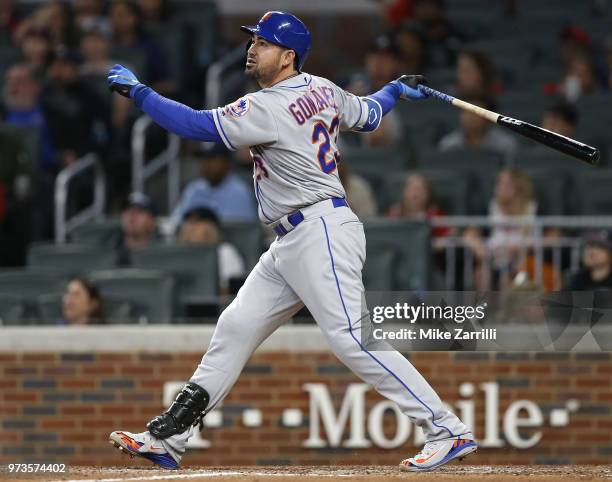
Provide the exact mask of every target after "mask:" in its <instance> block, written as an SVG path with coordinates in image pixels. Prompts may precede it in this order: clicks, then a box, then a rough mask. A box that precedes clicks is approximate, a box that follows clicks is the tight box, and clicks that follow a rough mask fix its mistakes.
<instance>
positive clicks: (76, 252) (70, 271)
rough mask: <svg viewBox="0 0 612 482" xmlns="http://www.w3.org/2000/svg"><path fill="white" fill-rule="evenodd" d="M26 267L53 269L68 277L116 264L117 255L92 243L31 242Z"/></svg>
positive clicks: (111, 266) (112, 266)
mask: <svg viewBox="0 0 612 482" xmlns="http://www.w3.org/2000/svg"><path fill="white" fill-rule="evenodd" d="M27 256H28V258H27V263H28V268H29V269H31V270H37V269H53V270H54V271H57V272H61V273H63V274H65V275H66V276H68V277H72V276H76V275H79V274H83V273H87V272H88V271H93V270H98V269H110V268H114V267H115V266H116V264H117V263H116V260H117V255H116V253H115V252H114V251H112V250H109V249H108V248H106V249H104V248H101V247H99V246H96V245H93V244H76V243H70V244H55V243H46V242H41V243H33V244H31V245H30V246H29V248H28V255H27Z"/></svg>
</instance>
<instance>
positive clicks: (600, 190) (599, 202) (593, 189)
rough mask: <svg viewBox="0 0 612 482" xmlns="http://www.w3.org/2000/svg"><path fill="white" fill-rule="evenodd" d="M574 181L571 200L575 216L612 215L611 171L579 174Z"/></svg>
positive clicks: (602, 170)
mask: <svg viewBox="0 0 612 482" xmlns="http://www.w3.org/2000/svg"><path fill="white" fill-rule="evenodd" d="M575 181H576V182H575V184H574V195H573V198H572V199H573V200H574V202H575V203H576V204H575V206H576V214H582V215H590V216H599V215H602V216H609V215H610V213H612V196H611V195H610V186H612V169H605V170H604V169H598V170H595V169H593V170H591V171H585V172H581V173H580V174H579V175H578V177H577V178H576V179H575Z"/></svg>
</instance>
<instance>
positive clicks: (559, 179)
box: [526, 168, 568, 216]
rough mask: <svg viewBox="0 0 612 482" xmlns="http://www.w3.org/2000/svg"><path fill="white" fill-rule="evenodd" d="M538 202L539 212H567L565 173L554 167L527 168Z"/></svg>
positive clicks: (552, 213) (549, 214)
mask: <svg viewBox="0 0 612 482" xmlns="http://www.w3.org/2000/svg"><path fill="white" fill-rule="evenodd" d="M526 172H527V175H528V176H529V178H530V179H531V181H532V184H533V188H534V194H535V197H536V199H537V202H538V214H540V215H543V216H562V215H564V214H565V213H566V212H567V208H568V206H567V203H566V186H567V180H566V178H565V176H564V175H563V174H560V173H559V172H558V171H556V170H554V169H537V168H536V169H526Z"/></svg>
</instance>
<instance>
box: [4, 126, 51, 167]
mask: <svg viewBox="0 0 612 482" xmlns="http://www.w3.org/2000/svg"><path fill="white" fill-rule="evenodd" d="M0 132H2V136H3V137H4V136H7V137H10V138H12V139H14V140H15V141H16V142H17V143H18V144H19V145H20V146H21V148H22V149H23V153H24V156H23V157H21V158H20V160H19V161H20V162H19V163H20V166H19V171H20V172H21V173H23V174H25V175H28V176H30V177H33V176H36V174H37V173H38V170H39V164H40V152H41V148H40V132H39V130H38V129H36V128H32V127H24V126H15V125H11V124H0Z"/></svg>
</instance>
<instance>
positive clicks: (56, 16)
mask: <svg viewBox="0 0 612 482" xmlns="http://www.w3.org/2000/svg"><path fill="white" fill-rule="evenodd" d="M31 29H35V30H41V29H44V30H47V31H49V33H50V35H51V42H52V45H53V47H54V48H55V47H59V46H60V45H62V46H65V47H69V48H72V47H74V46H75V45H76V40H77V36H76V31H75V28H74V18H73V12H72V5H71V4H70V3H69V2H63V1H61V0H52V1H50V2H43V3H42V4H41V5H40V7H38V8H37V9H36V10H35V11H34V12H33V13H32V14H31V15H30V16H28V17H27V18H25V19H24V20H23V21H22V22H21V23H20V24H19V27H18V28H17V30H16V31H15V41H17V42H18V43H20V42H21V40H22V38H23V37H24V35H25V34H26V33H27V32H28V31H29V30H31Z"/></svg>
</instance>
